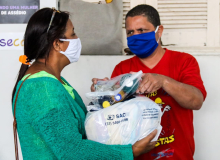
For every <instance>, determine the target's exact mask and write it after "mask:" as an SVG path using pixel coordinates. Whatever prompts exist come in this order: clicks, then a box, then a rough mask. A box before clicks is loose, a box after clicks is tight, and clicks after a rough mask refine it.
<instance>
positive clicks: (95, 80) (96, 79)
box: [91, 77, 109, 92]
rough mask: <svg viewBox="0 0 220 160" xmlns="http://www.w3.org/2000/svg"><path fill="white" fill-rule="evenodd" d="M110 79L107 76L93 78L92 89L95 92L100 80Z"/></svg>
mask: <svg viewBox="0 0 220 160" xmlns="http://www.w3.org/2000/svg"><path fill="white" fill-rule="evenodd" d="M108 80H109V78H108V77H105V78H103V79H98V78H93V79H92V85H91V91H92V92H95V85H96V84H97V82H98V81H108Z"/></svg>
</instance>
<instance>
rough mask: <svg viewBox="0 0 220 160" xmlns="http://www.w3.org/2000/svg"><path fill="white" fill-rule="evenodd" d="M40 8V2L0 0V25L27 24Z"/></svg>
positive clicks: (34, 0) (31, 0)
mask: <svg viewBox="0 0 220 160" xmlns="http://www.w3.org/2000/svg"><path fill="white" fill-rule="evenodd" d="M39 8H40V0H16V1H15V0H0V24H14V23H16V24H18V23H27V22H28V21H29V19H30V17H31V16H32V15H33V14H34V13H35V12H36V11H37V10H38V9H39Z"/></svg>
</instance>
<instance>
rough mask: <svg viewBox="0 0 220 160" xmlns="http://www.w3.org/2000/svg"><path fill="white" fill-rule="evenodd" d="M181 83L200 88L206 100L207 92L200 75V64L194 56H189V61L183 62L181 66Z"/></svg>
mask: <svg viewBox="0 0 220 160" xmlns="http://www.w3.org/2000/svg"><path fill="white" fill-rule="evenodd" d="M180 66H181V69H180V75H179V76H180V77H179V78H180V82H182V83H185V84H188V85H192V86H194V87H196V88H198V89H199V90H200V91H201V92H202V94H203V97H204V100H205V98H206V95H207V93H206V90H205V87H204V85H203V81H202V78H201V75H200V69H199V64H198V62H197V61H196V59H195V58H194V57H193V56H191V55H190V56H187V59H186V60H184V61H183V64H181V65H180Z"/></svg>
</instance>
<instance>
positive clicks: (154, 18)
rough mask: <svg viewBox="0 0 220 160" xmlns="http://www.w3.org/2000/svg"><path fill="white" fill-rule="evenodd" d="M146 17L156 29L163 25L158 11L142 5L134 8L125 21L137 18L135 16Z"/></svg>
mask: <svg viewBox="0 0 220 160" xmlns="http://www.w3.org/2000/svg"><path fill="white" fill-rule="evenodd" d="M141 15H143V16H145V17H147V19H148V21H149V22H150V23H151V24H153V25H154V27H155V28H156V27H157V26H159V25H161V23H160V16H159V13H158V12H157V10H156V9H155V8H154V7H152V6H150V5H147V4H141V5H138V6H136V7H134V8H132V9H131V10H130V11H129V12H128V13H127V15H126V17H125V20H126V19H127V18H128V17H135V16H141Z"/></svg>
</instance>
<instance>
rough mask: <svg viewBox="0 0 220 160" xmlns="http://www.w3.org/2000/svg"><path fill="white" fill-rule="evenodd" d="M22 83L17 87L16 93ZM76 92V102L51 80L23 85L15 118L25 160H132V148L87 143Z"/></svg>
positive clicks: (33, 80)
mask: <svg viewBox="0 0 220 160" xmlns="http://www.w3.org/2000/svg"><path fill="white" fill-rule="evenodd" d="M62 80H64V81H65V82H66V83H67V84H68V85H69V83H68V82H67V81H66V80H65V79H63V78H62ZM21 83H22V81H20V82H19V83H18V85H17V91H18V88H19V87H20V85H21ZM69 86H70V85H69ZM17 91H16V93H15V96H16V94H17ZM73 92H74V95H75V99H73V98H72V97H71V96H70V94H69V93H68V92H67V91H66V89H65V88H64V87H63V85H62V84H61V83H60V82H59V81H58V80H56V79H54V78H51V77H41V78H32V79H27V80H26V81H25V82H24V84H23V86H22V87H21V90H20V92H19V95H18V100H17V106H16V114H15V115H16V119H17V130H18V135H19V140H20V145H21V150H22V155H23V159H24V160H61V159H62V160H75V159H76V160H87V159H89V160H93V159H97V160H102V159H103V160H108V159H109V160H110V159H111V160H131V159H133V153H132V146H131V145H105V144H101V143H97V142H94V141H90V140H87V139H86V134H85V127H84V121H85V116H86V113H87V110H86V107H85V105H84V103H83V101H82V99H81V97H80V96H79V94H78V93H77V92H76V91H75V89H73ZM14 102H15V97H14ZM14 102H13V107H12V109H13V110H14Z"/></svg>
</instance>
